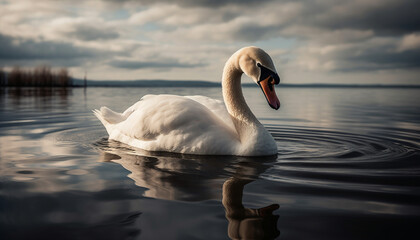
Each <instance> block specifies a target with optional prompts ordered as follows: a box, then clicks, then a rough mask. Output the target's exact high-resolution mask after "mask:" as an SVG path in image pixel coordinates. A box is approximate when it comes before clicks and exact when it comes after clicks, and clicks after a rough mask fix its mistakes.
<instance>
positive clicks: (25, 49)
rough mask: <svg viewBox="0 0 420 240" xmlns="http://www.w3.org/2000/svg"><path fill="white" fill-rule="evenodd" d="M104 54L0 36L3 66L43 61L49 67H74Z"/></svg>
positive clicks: (51, 43) (46, 42) (66, 44)
mask: <svg viewBox="0 0 420 240" xmlns="http://www.w3.org/2000/svg"><path fill="white" fill-rule="evenodd" d="M105 54H106V53H105V52H100V51H97V50H93V49H88V48H83V47H75V46H74V45H72V44H68V43H61V42H52V41H35V40H31V39H23V38H13V37H11V36H7V35H2V34H0V62H1V63H2V64H4V65H15V64H23V65H26V64H27V63H34V62H35V61H43V62H46V63H47V64H51V65H55V64H57V63H59V64H60V65H62V66H75V65H78V64H82V63H83V61H84V60H86V59H92V58H96V57H98V56H104V55H105Z"/></svg>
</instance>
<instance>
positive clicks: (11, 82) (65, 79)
mask: <svg viewBox="0 0 420 240" xmlns="http://www.w3.org/2000/svg"><path fill="white" fill-rule="evenodd" d="M0 86H3V87H72V86H73V82H72V78H71V77H70V75H69V72H68V70H67V69H66V68H61V69H59V70H56V71H53V70H51V67H49V66H45V65H44V66H38V67H36V68H34V69H23V68H21V67H19V66H15V67H14V68H13V69H12V70H11V71H10V72H9V73H6V72H5V71H4V70H3V69H1V68H0Z"/></svg>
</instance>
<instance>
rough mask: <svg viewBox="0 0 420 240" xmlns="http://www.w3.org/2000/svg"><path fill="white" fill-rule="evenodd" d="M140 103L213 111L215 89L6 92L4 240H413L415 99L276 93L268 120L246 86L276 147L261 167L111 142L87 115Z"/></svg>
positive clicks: (360, 92)
mask: <svg viewBox="0 0 420 240" xmlns="http://www.w3.org/2000/svg"><path fill="white" fill-rule="evenodd" d="M147 93H171V94H178V95H196V94H198V95H207V96H210V97H213V98H218V99H221V92H220V89H218V88H183V89H180V88H152V89H147V88H89V89H87V90H84V89H69V90H62V89H54V90H42V89H21V90H16V89H0V239H229V238H240V237H242V238H245V237H250V236H253V237H254V238H256V239H261V238H266V239H271V238H279V239H387V238H394V239H408V236H410V234H411V235H412V236H413V234H415V235H418V234H417V231H416V230H417V223H418V222H419V220H420V206H419V203H420V151H419V150H420V108H419V100H420V99H419V96H420V89H373V88H368V89H361V88H342V89H340V88H320V89H310V88H284V89H280V90H278V95H279V98H280V101H281V102H282V107H281V109H280V110H279V111H274V110H272V109H270V108H269V107H268V105H267V103H266V101H265V99H264V97H263V95H262V94H261V93H260V90H259V89H258V88H245V89H244V94H245V97H246V98H247V99H248V100H247V101H248V104H249V105H250V107H251V109H252V110H253V112H254V113H255V114H256V116H257V117H258V118H259V119H260V120H261V122H262V123H263V124H264V125H265V126H266V127H267V129H268V130H269V131H270V132H271V133H272V135H273V136H274V138H275V140H276V142H277V145H278V156H276V157H268V158H241V157H211V156H209V157H198V156H188V155H179V154H169V153H167V154H165V153H159V154H152V153H147V152H143V151H141V150H138V149H133V148H131V147H129V146H127V145H124V144H120V143H118V142H109V141H108V140H107V138H106V137H107V134H106V131H105V129H104V128H103V127H102V125H101V124H100V122H99V121H98V120H97V119H96V118H95V117H94V116H93V114H92V113H91V110H92V109H94V108H98V107H100V106H103V105H105V106H109V107H111V108H112V109H114V110H117V111H123V110H124V109H125V108H127V107H128V106H130V105H131V104H132V103H134V102H136V101H137V100H138V99H139V98H140V97H141V96H143V95H144V94H147ZM222 189H223V190H222ZM222 199H223V201H222ZM242 204H243V205H242ZM271 204H279V205H280V208H279V209H278V210H275V209H276V206H275V205H272V206H271V207H268V208H266V209H265V210H264V209H262V210H261V211H260V216H257V214H256V213H255V212H256V211H252V210H250V209H256V208H263V207H265V206H269V205H271ZM243 206H245V208H244V207H243ZM271 211H274V212H273V214H271V213H270V212H271ZM246 213H247V214H246ZM261 215H262V216H261ZM415 235H414V236H415Z"/></svg>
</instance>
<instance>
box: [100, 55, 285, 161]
mask: <svg viewBox="0 0 420 240" xmlns="http://www.w3.org/2000/svg"><path fill="white" fill-rule="evenodd" d="M243 73H245V74H246V75H247V76H249V77H251V78H252V80H253V81H254V82H255V83H257V84H258V85H259V86H260V88H261V89H262V92H263V93H264V95H265V98H266V100H267V102H268V104H269V105H270V107H271V108H273V109H275V110H277V109H279V108H280V101H279V99H278V98H277V95H276V93H275V90H274V85H276V84H278V83H279V82H280V78H279V76H278V74H277V71H276V69H275V67H274V64H273V61H272V60H271V58H270V56H269V55H268V54H267V53H266V52H265V51H264V50H262V49H260V48H257V47H245V48H242V49H239V50H238V51H237V52H235V53H234V54H233V55H232V56H231V57H230V58H229V59H228V60H227V62H226V64H225V67H224V69H223V76H222V91H223V99H224V104H223V102H222V101H219V100H216V99H211V98H208V97H205V96H176V95H167V94H162V95H145V96H143V97H142V98H141V100H140V101H138V102H137V103H135V104H134V105H132V106H131V107H129V108H128V109H127V110H125V111H124V112H123V113H117V112H114V111H112V110H111V109H109V108H107V107H101V108H100V109H99V110H98V109H95V110H93V112H94V114H95V115H96V117H97V118H98V119H99V120H100V121H101V122H102V124H103V125H104V126H105V128H106V131H107V132H108V134H109V139H111V140H116V141H119V142H123V143H125V144H128V145H131V146H133V147H137V148H140V149H143V150H146V151H160V152H174V153H182V154H197V155H236V156H269V155H275V154H277V145H276V142H275V141H274V139H273V137H272V136H271V134H270V133H269V132H268V131H267V130H266V129H265V128H264V126H263V125H262V124H261V123H260V122H259V121H258V119H257V118H256V117H255V115H254V114H253V113H252V112H251V110H250V108H249V107H248V105H247V104H246V102H245V99H244V96H243V94H242V88H241V76H242V74H243Z"/></svg>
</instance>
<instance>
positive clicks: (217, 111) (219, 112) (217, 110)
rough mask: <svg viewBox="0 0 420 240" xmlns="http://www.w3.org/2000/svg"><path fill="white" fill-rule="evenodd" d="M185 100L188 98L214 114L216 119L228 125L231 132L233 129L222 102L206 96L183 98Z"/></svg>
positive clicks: (233, 126)
mask: <svg viewBox="0 0 420 240" xmlns="http://www.w3.org/2000/svg"><path fill="white" fill-rule="evenodd" d="M185 97H187V98H190V99H192V100H194V101H196V102H198V103H200V104H202V105H204V106H205V107H207V108H208V109H209V110H210V111H211V112H213V113H214V115H216V116H217V117H218V118H220V119H221V120H222V121H223V122H224V123H225V124H226V125H228V126H229V127H230V128H232V129H233V130H234V129H235V125H233V122H232V118H231V117H230V114H229V112H228V111H227V109H226V106H225V104H224V102H223V101H220V100H217V99H213V98H209V97H206V96H200V95H195V96H185Z"/></svg>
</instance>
